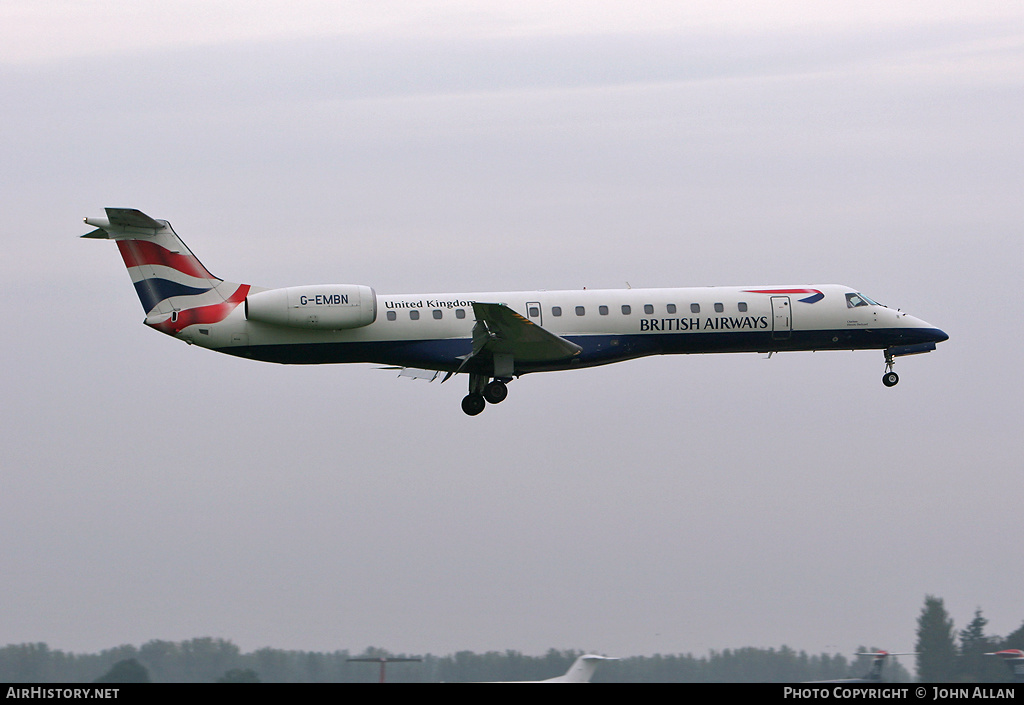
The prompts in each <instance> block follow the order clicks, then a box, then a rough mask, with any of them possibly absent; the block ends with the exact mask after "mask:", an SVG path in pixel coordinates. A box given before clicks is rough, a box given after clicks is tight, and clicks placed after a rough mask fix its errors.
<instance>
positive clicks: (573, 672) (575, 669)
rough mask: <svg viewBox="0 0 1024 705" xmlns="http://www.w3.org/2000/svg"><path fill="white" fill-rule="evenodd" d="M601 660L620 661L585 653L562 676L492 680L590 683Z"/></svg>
mask: <svg viewBox="0 0 1024 705" xmlns="http://www.w3.org/2000/svg"><path fill="white" fill-rule="evenodd" d="M599 661H618V659H617V658H613V657H611V656H598V655H597V654H584V655H583V656H580V657H579V658H577V659H576V660H575V661H573V663H572V665H571V666H569V670H568V671H566V672H565V673H563V674H562V675H560V676H555V677H554V678H545V679H544V680H540V681H491V682H494V683H589V682H590V679H591V678H593V677H594V671H595V670H597V664H598V662H599Z"/></svg>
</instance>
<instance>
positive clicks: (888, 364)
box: [882, 350, 900, 387]
mask: <svg viewBox="0 0 1024 705" xmlns="http://www.w3.org/2000/svg"><path fill="white" fill-rule="evenodd" d="M895 364H896V360H895V358H894V357H893V354H892V352H891V351H889V350H886V351H885V374H884V375H882V384H884V385H885V386H886V387H895V386H896V385H897V384H898V383H899V381H900V376H899V375H898V374H896V373H895V372H893V371H892V367H893V365H895Z"/></svg>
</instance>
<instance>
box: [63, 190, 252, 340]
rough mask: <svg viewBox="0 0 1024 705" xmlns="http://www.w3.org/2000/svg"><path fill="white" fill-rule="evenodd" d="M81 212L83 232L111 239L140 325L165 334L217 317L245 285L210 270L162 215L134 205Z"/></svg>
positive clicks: (243, 294)
mask: <svg viewBox="0 0 1024 705" xmlns="http://www.w3.org/2000/svg"><path fill="white" fill-rule="evenodd" d="M105 210H106V212H107V217H106V218H105V219H103V218H86V219H85V222H86V223H88V224H89V225H94V226H96V228H97V229H96V230H93V231H92V232H90V233H87V234H85V235H83V236H82V237H86V238H98V239H105V240H114V241H116V242H117V248H118V250H120V252H121V258H122V259H124V264H125V266H126V267H127V268H128V274H129V275H130V276H131V278H132V284H134V285H135V291H136V293H137V294H138V295H139V301H141V302H142V308H143V309H144V310H145V312H146V325H148V326H151V327H153V328H156V329H157V330H160V331H162V332H164V333H167V334H169V335H174V334H176V333H179V332H180V331H181V330H182V329H184V328H185V327H186V326H190V325H194V324H203V323H217V322H218V321H222V320H223V319H224V318H226V317H227V315H228V314H229V313H231V311H232V310H234V309H235V307H237V306H238V305H239V304H240V303H242V302H243V301H245V297H246V295H247V294H248V293H249V285H247V284H235V283H233V282H226V281H224V280H223V279H219V278H217V277H215V276H214V275H212V274H210V272H209V270H207V269H206V267H204V266H203V264H202V263H201V262H200V261H199V260H198V259H197V258H196V256H195V255H194V254H192V252H191V250H189V249H188V247H187V246H186V245H185V243H184V242H182V241H181V239H180V238H179V237H178V235H177V233H175V232H174V229H173V228H171V224H170V223H168V222H167V221H166V220H155V219H153V218H150V217H149V216H148V215H146V214H145V213H143V212H141V211H138V210H135V209H134V208H106V209H105Z"/></svg>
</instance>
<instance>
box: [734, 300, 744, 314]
mask: <svg viewBox="0 0 1024 705" xmlns="http://www.w3.org/2000/svg"><path fill="white" fill-rule="evenodd" d="M736 308H738V309H739V310H740V313H746V312H747V302H746V301H740V302H739V304H737V306H736Z"/></svg>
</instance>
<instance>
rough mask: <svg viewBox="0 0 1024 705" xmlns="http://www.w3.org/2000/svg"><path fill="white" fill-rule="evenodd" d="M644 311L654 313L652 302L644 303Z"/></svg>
mask: <svg viewBox="0 0 1024 705" xmlns="http://www.w3.org/2000/svg"><path fill="white" fill-rule="evenodd" d="M644 313H646V314H652V313H654V304H644Z"/></svg>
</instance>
